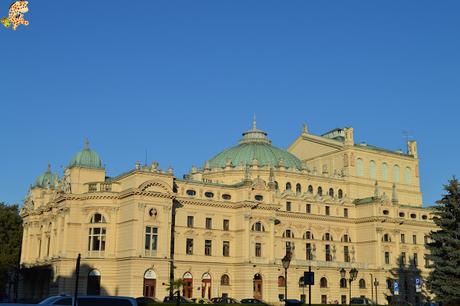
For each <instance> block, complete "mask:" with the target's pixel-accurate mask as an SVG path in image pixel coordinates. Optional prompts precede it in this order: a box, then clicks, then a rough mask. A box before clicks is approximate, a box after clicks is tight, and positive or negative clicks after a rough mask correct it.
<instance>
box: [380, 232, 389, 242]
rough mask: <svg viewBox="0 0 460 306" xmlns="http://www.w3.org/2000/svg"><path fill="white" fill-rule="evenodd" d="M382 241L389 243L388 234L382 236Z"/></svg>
mask: <svg viewBox="0 0 460 306" xmlns="http://www.w3.org/2000/svg"><path fill="white" fill-rule="evenodd" d="M382 241H384V242H391V237H390V235H389V234H383V237H382Z"/></svg>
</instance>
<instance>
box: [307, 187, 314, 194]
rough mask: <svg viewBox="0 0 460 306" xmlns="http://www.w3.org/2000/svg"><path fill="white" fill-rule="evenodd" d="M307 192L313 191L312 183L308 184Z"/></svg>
mask: <svg viewBox="0 0 460 306" xmlns="http://www.w3.org/2000/svg"><path fill="white" fill-rule="evenodd" d="M308 192H309V193H313V186H312V185H308Z"/></svg>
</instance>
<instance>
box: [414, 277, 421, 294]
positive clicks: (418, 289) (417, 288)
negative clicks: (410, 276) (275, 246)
mask: <svg viewBox="0 0 460 306" xmlns="http://www.w3.org/2000/svg"><path fill="white" fill-rule="evenodd" d="M415 292H422V280H421V279H420V278H419V277H416V278H415Z"/></svg>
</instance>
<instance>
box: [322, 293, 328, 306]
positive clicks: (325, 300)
mask: <svg viewBox="0 0 460 306" xmlns="http://www.w3.org/2000/svg"><path fill="white" fill-rule="evenodd" d="M321 304H327V295H325V294H322V295H321Z"/></svg>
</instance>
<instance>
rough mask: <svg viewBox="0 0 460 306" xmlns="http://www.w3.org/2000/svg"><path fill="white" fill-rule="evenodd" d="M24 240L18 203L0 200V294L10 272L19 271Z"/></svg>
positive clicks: (3, 289) (3, 290)
mask: <svg viewBox="0 0 460 306" xmlns="http://www.w3.org/2000/svg"><path fill="white" fill-rule="evenodd" d="M21 240H22V220H21V217H20V216H19V208H18V206H17V205H6V204H5V203H2V202H0V296H1V295H2V293H3V292H5V286H6V283H7V281H8V274H9V273H12V272H14V271H17V268H18V265H19V259H20V258H19V256H20V250H21Z"/></svg>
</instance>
